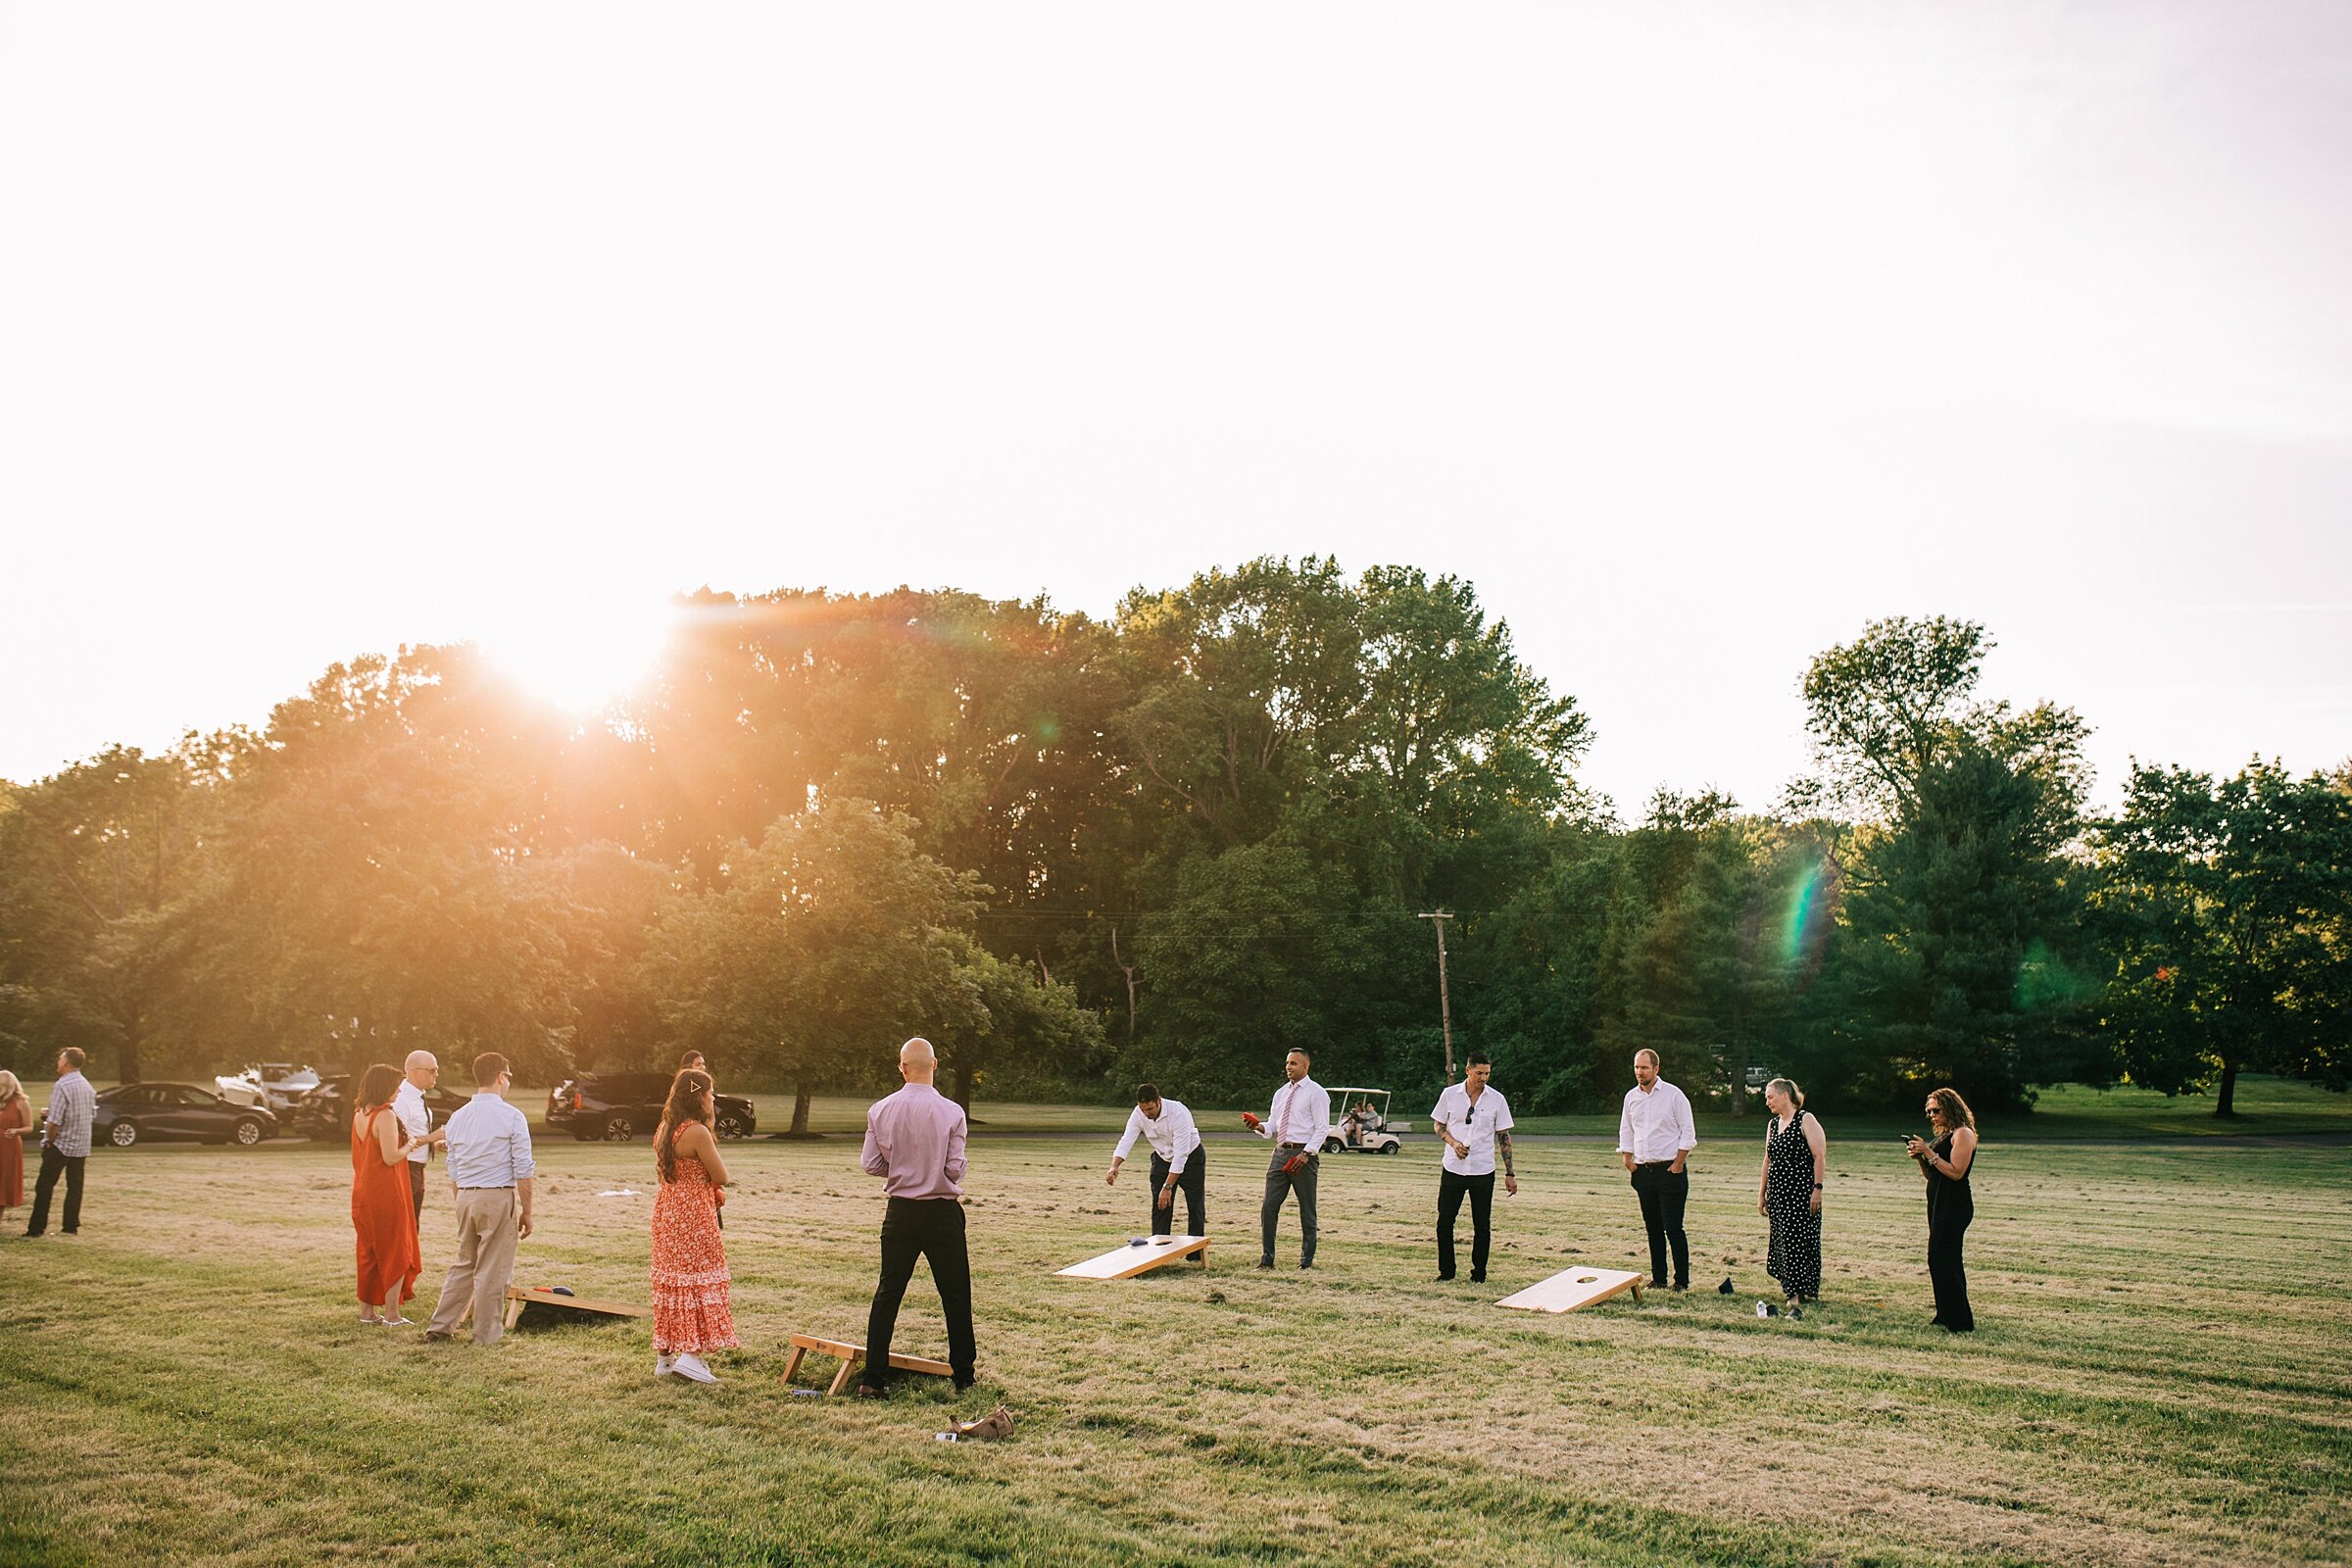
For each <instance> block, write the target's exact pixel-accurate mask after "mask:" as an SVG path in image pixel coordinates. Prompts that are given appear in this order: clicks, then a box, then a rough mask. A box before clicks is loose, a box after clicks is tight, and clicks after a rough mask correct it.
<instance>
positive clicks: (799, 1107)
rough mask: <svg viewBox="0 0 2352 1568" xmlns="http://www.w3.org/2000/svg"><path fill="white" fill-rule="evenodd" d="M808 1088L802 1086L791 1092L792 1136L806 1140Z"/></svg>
mask: <svg viewBox="0 0 2352 1568" xmlns="http://www.w3.org/2000/svg"><path fill="white" fill-rule="evenodd" d="M792 1135H793V1136H794V1137H795V1138H806V1137H808V1136H809V1086H808V1085H807V1084H802V1085H801V1086H800V1087H799V1088H797V1089H795V1090H793V1092H792Z"/></svg>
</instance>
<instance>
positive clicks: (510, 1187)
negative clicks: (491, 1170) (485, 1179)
mask: <svg viewBox="0 0 2352 1568" xmlns="http://www.w3.org/2000/svg"><path fill="white" fill-rule="evenodd" d="M514 1190H515V1184H514V1183H513V1182H501V1183H499V1184H498V1185H497V1186H496V1187H461V1188H459V1189H458V1191H459V1192H461V1193H511V1192H513V1191H514Z"/></svg>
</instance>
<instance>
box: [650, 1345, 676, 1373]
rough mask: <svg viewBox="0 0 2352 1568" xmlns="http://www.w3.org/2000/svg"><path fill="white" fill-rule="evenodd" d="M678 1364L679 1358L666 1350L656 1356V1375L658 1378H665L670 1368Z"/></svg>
mask: <svg viewBox="0 0 2352 1568" xmlns="http://www.w3.org/2000/svg"><path fill="white" fill-rule="evenodd" d="M677 1364H678V1358H677V1357H676V1356H674V1355H671V1354H669V1353H668V1352H667V1351H664V1352H662V1354H660V1355H657V1356H655V1357H654V1376H656V1377H658V1378H665V1377H667V1376H669V1374H670V1369H671V1368H673V1367H675V1366H676V1365H677Z"/></svg>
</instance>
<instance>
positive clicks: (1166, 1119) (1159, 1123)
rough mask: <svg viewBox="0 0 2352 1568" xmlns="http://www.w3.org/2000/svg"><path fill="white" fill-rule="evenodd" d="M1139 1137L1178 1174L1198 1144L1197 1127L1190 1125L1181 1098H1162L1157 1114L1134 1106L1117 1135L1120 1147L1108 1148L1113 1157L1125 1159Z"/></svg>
mask: <svg viewBox="0 0 2352 1568" xmlns="http://www.w3.org/2000/svg"><path fill="white" fill-rule="evenodd" d="M1138 1138H1141V1139H1143V1140H1144V1141H1145V1142H1146V1143H1148V1144H1150V1145H1151V1146H1152V1152H1153V1153H1154V1154H1157V1155H1158V1156H1159V1157H1160V1158H1162V1159H1164V1160H1166V1161H1167V1162H1168V1174H1169V1175H1171V1176H1181V1175H1183V1174H1184V1164H1185V1161H1186V1160H1187V1159H1189V1158H1190V1157H1191V1156H1192V1152H1193V1151H1194V1150H1196V1149H1199V1148H1200V1147H1201V1129H1200V1128H1199V1127H1197V1126H1195V1125H1193V1113H1192V1112H1191V1111H1189V1110H1187V1109H1185V1108H1184V1102H1182V1101H1180V1100H1165V1099H1163V1100H1161V1101H1160V1103H1159V1115H1158V1116H1157V1117H1152V1116H1147V1115H1145V1114H1144V1107H1143V1106H1141V1105H1138V1106H1136V1107H1135V1108H1134V1109H1133V1110H1131V1111H1129V1112H1128V1113H1127V1131H1126V1133H1125V1134H1124V1135H1122V1136H1121V1137H1120V1139H1119V1147H1118V1148H1117V1149H1115V1150H1112V1151H1111V1154H1110V1157H1111V1158H1113V1159H1125V1158H1126V1157H1127V1152H1128V1151H1129V1150H1131V1149H1133V1148H1134V1147H1135V1141H1136V1140H1137V1139H1138Z"/></svg>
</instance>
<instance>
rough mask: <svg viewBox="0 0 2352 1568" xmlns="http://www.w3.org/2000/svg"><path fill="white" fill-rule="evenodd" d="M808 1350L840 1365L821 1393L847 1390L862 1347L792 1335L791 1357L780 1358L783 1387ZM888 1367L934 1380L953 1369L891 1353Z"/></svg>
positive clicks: (923, 1358) (952, 1373) (920, 1357)
mask: <svg viewBox="0 0 2352 1568" xmlns="http://www.w3.org/2000/svg"><path fill="white" fill-rule="evenodd" d="M810 1350H814V1351H815V1352H816V1353H817V1354H819V1355H830V1356H833V1357H835V1358H836V1359H837V1360H839V1361H840V1362H841V1370H840V1371H838V1372H836V1373H834V1374H833V1386H832V1387H831V1388H829V1389H827V1390H825V1392H826V1393H827V1394H839V1393H840V1392H841V1391H842V1390H844V1389H846V1388H848V1387H849V1386H850V1374H851V1373H853V1372H855V1371H857V1370H858V1362H860V1361H863V1360H864V1359H865V1347H864V1346H862V1345H852V1344H851V1343H850V1342H849V1341H847V1340H820V1339H818V1338H817V1337H816V1336H815V1335H813V1334H795V1335H794V1336H793V1337H792V1354H790V1355H789V1356H786V1357H785V1358H784V1381H785V1382H786V1383H790V1382H791V1381H792V1379H793V1375H794V1374H795V1373H797V1372H799V1371H800V1369H801V1357H803V1356H805V1355H807V1354H808V1353H809V1351H810ZM890 1364H891V1365H892V1366H894V1367H897V1368H898V1369H899V1370H900V1371H902V1372H921V1373H925V1374H927V1375H928V1376H931V1377H935V1378H946V1377H954V1376H955V1375H956V1369H955V1368H954V1367H952V1366H950V1365H948V1363H947V1362H945V1361H934V1360H932V1359H931V1358H930V1357H929V1356H927V1355H901V1354H900V1353H899V1352H898V1351H896V1350H893V1351H891V1352H890Z"/></svg>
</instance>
